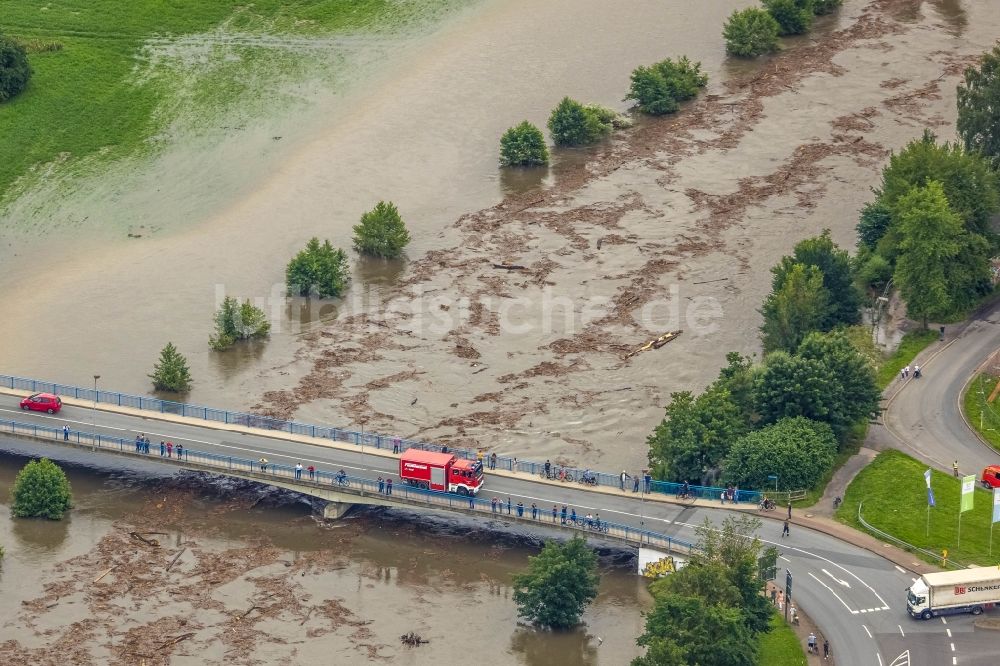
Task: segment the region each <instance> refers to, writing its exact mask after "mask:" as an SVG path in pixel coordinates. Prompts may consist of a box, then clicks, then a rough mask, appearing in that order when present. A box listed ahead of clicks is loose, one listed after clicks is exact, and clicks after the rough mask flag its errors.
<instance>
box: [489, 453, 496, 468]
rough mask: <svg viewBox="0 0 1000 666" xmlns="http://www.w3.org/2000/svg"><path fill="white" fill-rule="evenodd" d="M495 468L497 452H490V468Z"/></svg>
mask: <svg viewBox="0 0 1000 666" xmlns="http://www.w3.org/2000/svg"><path fill="white" fill-rule="evenodd" d="M496 468H497V454H496V453H491V454H490V469H496Z"/></svg>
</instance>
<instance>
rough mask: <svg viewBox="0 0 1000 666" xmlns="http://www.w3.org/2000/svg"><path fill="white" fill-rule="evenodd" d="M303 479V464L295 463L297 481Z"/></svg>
mask: <svg viewBox="0 0 1000 666" xmlns="http://www.w3.org/2000/svg"><path fill="white" fill-rule="evenodd" d="M300 479H302V463H295V480H296V481H298V480H300Z"/></svg>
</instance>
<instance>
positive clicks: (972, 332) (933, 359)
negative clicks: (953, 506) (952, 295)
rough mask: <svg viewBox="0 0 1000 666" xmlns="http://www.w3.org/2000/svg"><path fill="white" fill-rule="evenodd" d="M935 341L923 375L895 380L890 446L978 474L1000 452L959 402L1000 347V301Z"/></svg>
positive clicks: (888, 414)
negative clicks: (982, 435) (949, 336)
mask: <svg viewBox="0 0 1000 666" xmlns="http://www.w3.org/2000/svg"><path fill="white" fill-rule="evenodd" d="M934 345H936V346H937V347H936V348H935V347H932V348H931V349H930V350H928V351H929V352H930V354H931V355H930V357H929V358H928V360H927V361H926V362H925V363H924V364H923V365H921V371H922V374H923V375H924V376H923V377H922V378H921V379H913V378H912V377H911V378H910V379H909V380H907V381H905V382H903V383H902V384H901V385H899V382H900V380H898V379H897V380H896V381H897V386H896V387H895V392H894V393H893V394H892V395H891V397H890V398H889V400H888V401H887V404H886V408H885V412H884V414H883V422H884V425H885V428H886V430H887V431H888V432H889V434H890V435H891V436H892V441H891V442H890V444H891V445H892V446H895V447H896V448H899V449H900V450H902V451H904V452H905V453H908V454H910V455H913V456H915V457H917V458H920V459H921V460H924V461H925V462H927V463H930V464H931V465H933V466H935V467H937V468H939V469H941V470H943V471H946V472H949V473H950V472H951V465H952V462H953V461H954V460H958V466H959V470H960V473H961V474H963V475H964V474H976V475H977V477H978V476H979V473H980V472H981V471H982V470H983V468H984V467H986V466H987V465H992V464H997V463H1000V453H997V452H996V451H995V450H994V449H992V448H990V447H989V446H987V445H986V444H984V443H983V442H982V440H980V439H979V437H978V436H977V435H976V434H975V433H974V432H972V431H971V430H970V429H969V427H968V425H966V423H965V420H964V419H963V417H962V412H961V407H960V402H961V400H962V391H963V389H964V388H965V385H966V383H967V382H968V381H969V379H970V378H971V377H972V375H973V374H974V373H975V372H976V370H977V369H978V368H979V366H980V365H982V363H983V362H984V361H986V359H987V358H988V357H989V356H990V354H992V353H993V352H994V351H996V350H997V348H998V347H1000V305H997V306H994V307H992V308H990V309H989V310H987V311H985V312H983V313H981V314H979V315H977V316H976V317H975V318H974V319H973V320H972V321H970V322H969V323H968V324H967V325H966V326H965V327H964V328H963V329H962V330H961V331H960V332H959V333H958V335H957V336H956V337H955V338H954V339H952V340H950V341H948V342H945V343H940V342H936V343H934Z"/></svg>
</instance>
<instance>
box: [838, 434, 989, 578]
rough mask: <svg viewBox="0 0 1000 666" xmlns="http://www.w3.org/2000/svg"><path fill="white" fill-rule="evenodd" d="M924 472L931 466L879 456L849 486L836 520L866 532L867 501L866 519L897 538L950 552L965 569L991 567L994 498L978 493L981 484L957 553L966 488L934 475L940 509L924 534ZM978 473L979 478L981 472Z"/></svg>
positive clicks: (934, 511)
mask: <svg viewBox="0 0 1000 666" xmlns="http://www.w3.org/2000/svg"><path fill="white" fill-rule="evenodd" d="M926 469H927V465H925V464H924V463H922V462H920V461H918V460H915V459H913V458H911V457H909V456H907V455H905V454H902V453H900V452H899V451H885V452H883V453H880V454H879V455H878V457H876V458H875V460H874V461H872V463H871V464H870V465H868V467H866V468H865V469H863V470H861V472H860V473H859V474H858V475H857V476H856V477H855V478H854V481H852V482H851V485H849V486H848V487H847V493H846V494H845V497H844V503H843V505H841V507H840V509H839V510H838V511H837V519H838V520H840V521H841V522H843V523H846V524H847V525H851V526H852V527H855V528H857V529H859V530H862V531H864V528H863V527H862V526H861V524H860V522H859V521H858V504H859V503H860V502H864V508H863V509H862V511H863V515H864V517H865V520H866V521H867V522H868V523H869V524H870V525H872V526H873V527H877V528H878V529H880V530H882V531H884V532H888V533H889V534H891V535H892V536H894V537H896V538H897V539H902V540H903V541H906V542H907V543H910V544H912V545H914V546H917V547H919V548H925V549H927V550H930V551H932V552H935V553H940V552H941V550H942V549H945V548H947V549H948V553H949V557H951V558H953V559H955V560H956V561H959V562H962V563H965V564H979V565H983V566H988V565H992V564H996V563H998V562H1000V528H997V529H996V530H995V531H996V532H997V533H996V535H995V537H996V539H995V541H996V543H995V544H994V547H993V555H992V556H991V555H990V554H989V539H990V526H991V523H990V519H991V517H992V506H991V504H992V502H991V496H990V494H989V493H986V492H983V491H982V490H979V489H978V484H977V490H976V492H975V500H974V502H975V504H974V507H973V510H971V511H966V512H965V513H964V514H962V542H961V548H959V547H958V507H959V500H960V496H961V487H962V484H961V482H960V480H959V479H956V478H953V477H952V476H951V475H949V474H944V473H942V472H938V471H933V472H932V476H931V487H932V488H933V489H934V499H935V503H936V506H934V507H933V508H931V510H930V532H929V534H927V533H926V528H927V486H926V485H925V483H924V471H925V470H926ZM969 471H970V472H972V471H973V470H969ZM974 471H975V472H976V474H977V476H978V473H979V471H980V470H974ZM928 561H931V562H932V563H936V562H934V561H933V560H931V559H928Z"/></svg>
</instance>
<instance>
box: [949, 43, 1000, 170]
mask: <svg viewBox="0 0 1000 666" xmlns="http://www.w3.org/2000/svg"><path fill="white" fill-rule="evenodd" d="M957 129H958V135H959V136H960V137H962V142H963V143H964V144H965V149H966V150H970V151H975V152H977V153H979V154H980V155H982V156H983V157H985V158H987V159H989V160H991V161H992V163H993V168H994V169H996V170H998V171H1000V44H997V45H996V46H994V47H993V50H992V51H987V52H986V53H984V54H983V58H982V60H980V62H979V67H978V68H977V67H969V68H968V69H966V70H965V78H964V79H963V81H962V83H961V84H960V85H959V86H958V123H957Z"/></svg>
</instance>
